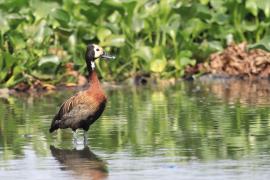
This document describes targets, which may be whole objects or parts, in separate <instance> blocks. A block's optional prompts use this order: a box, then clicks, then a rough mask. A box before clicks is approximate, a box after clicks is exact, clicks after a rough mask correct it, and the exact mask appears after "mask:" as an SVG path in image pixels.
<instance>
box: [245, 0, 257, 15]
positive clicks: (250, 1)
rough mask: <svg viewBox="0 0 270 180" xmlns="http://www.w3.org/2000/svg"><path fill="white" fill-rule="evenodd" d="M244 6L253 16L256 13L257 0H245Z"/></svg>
mask: <svg viewBox="0 0 270 180" xmlns="http://www.w3.org/2000/svg"><path fill="white" fill-rule="evenodd" d="M246 8H247V10H249V11H250V12H251V13H252V14H253V15H254V16H257V15H258V6H257V0H247V1H246Z"/></svg>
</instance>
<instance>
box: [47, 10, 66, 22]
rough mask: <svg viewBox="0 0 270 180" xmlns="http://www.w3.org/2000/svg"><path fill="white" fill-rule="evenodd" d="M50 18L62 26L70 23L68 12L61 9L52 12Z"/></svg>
mask: <svg viewBox="0 0 270 180" xmlns="http://www.w3.org/2000/svg"><path fill="white" fill-rule="evenodd" d="M51 16H52V17H54V18H55V19H56V20H57V21H58V22H59V23H60V24H62V25H67V24H68V23H69V21H70V16H69V14H68V12H66V11H65V10H63V9H54V10H52V13H51Z"/></svg>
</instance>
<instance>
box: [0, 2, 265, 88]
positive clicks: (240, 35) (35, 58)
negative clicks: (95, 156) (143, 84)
mask: <svg viewBox="0 0 270 180" xmlns="http://www.w3.org/2000/svg"><path fill="white" fill-rule="evenodd" d="M0 15H1V19H0V26H1V29H0V49H1V51H0V84H1V86H2V87H14V86H15V85H17V84H19V83H21V82H23V84H26V85H27V87H31V86H35V85H36V84H37V82H39V83H40V82H42V83H40V84H42V86H45V85H44V83H47V84H59V83H67V82H75V80H76V78H74V77H67V76H65V72H66V71H67V70H66V66H65V65H66V64H67V63H70V62H71V63H74V64H75V65H74V70H76V71H79V72H80V73H84V72H85V71H86V68H85V65H84V60H83V52H84V50H85V46H86V44H87V43H89V42H95V43H99V44H100V45H101V46H104V47H106V48H107V50H110V51H112V52H113V53H114V54H116V55H117V57H118V60H117V61H114V62H111V64H109V65H108V64H105V63H99V64H98V65H97V68H98V70H99V71H100V74H101V76H102V78H103V79H105V80H108V81H110V80H123V79H125V78H127V77H131V76H133V75H135V74H136V73H137V72H143V73H152V74H155V75H156V76H157V77H163V78H168V77H181V76H183V75H184V70H185V68H186V67H187V66H192V65H194V64H196V63H198V62H203V61H205V60H206V59H207V57H208V56H209V54H210V53H212V52H215V51H221V50H222V49H223V47H225V46H226V43H228V42H231V41H235V42H242V41H247V42H248V43H250V44H253V45H252V46H251V47H252V48H257V47H261V48H264V49H267V50H270V48H269V47H268V44H267V42H268V40H269V36H268V35H269V28H268V27H269V23H270V2H269V1H267V0H199V1H198V0H182V1H177V0H160V1H155V0H151V1H149V0H141V1H135V0H98V1H92V0H88V1H86V0H78V1H71V0H61V1H60V0H58V1H51V0H48V1H45V0H44V1H38V0H30V1H27V0H10V1H1V2H0ZM110 48H111V49H110ZM101 66H102V68H100V67H101ZM46 87H47V86H46Z"/></svg>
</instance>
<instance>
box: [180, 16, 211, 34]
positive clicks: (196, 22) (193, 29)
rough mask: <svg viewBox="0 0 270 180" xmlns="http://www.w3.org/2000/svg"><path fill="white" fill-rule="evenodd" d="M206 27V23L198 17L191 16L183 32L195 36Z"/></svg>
mask: <svg viewBox="0 0 270 180" xmlns="http://www.w3.org/2000/svg"><path fill="white" fill-rule="evenodd" d="M206 28H207V25H206V24H205V23H204V22H202V21H201V20H200V19H198V18H192V19H190V20H189V21H188V22H187V23H186V27H185V29H184V32H185V33H186V34H190V35H193V36H196V35H197V34H199V33H200V32H202V31H203V30H205V29H206Z"/></svg>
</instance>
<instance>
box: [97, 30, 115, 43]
mask: <svg viewBox="0 0 270 180" xmlns="http://www.w3.org/2000/svg"><path fill="white" fill-rule="evenodd" d="M111 34H112V32H111V30H109V29H106V28H100V29H98V32H97V37H98V39H99V41H101V42H102V41H104V40H105V39H106V38H107V37H108V36H110V35H111Z"/></svg>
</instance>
